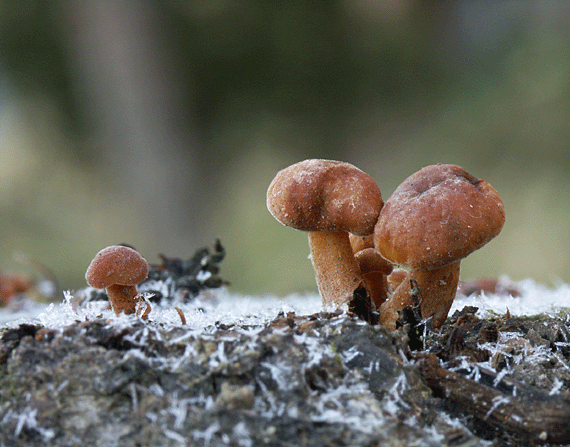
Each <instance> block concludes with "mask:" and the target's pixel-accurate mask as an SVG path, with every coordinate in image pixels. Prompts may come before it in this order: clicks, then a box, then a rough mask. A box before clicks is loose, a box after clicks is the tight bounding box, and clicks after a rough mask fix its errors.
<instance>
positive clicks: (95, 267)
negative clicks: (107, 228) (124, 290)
mask: <svg viewBox="0 0 570 447" xmlns="http://www.w3.org/2000/svg"><path fill="white" fill-rule="evenodd" d="M147 276H148V263H147V262H146V260H145V259H144V258H143V257H142V256H141V255H140V254H139V253H138V252H137V251H136V250H133V249H132V248H129V247H124V246H122V245H111V246H110V247H107V248H104V249H103V250H101V251H100V252H99V253H97V254H96V255H95V257H94V258H93V260H92V261H91V264H89V267H88V268H87V272H86V273H85V280H86V281H87V284H89V285H90V286H91V287H95V288H97V289H104V288H107V287H109V286H111V285H113V284H118V285H122V286H134V285H136V284H138V283H140V282H141V281H143V280H145V279H146V277H147Z"/></svg>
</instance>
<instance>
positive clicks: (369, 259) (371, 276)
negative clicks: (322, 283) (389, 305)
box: [354, 248, 392, 310]
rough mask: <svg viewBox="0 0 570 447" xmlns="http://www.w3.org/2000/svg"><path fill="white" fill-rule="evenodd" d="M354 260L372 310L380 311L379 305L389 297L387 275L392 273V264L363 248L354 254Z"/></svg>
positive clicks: (374, 252)
mask: <svg viewBox="0 0 570 447" xmlns="http://www.w3.org/2000/svg"><path fill="white" fill-rule="evenodd" d="M354 258H355V259H356V263H357V264H358V267H359V269H360V274H361V275H362V279H363V280H364V283H365V286H366V290H368V293H369V294H370V300H371V301H372V303H373V304H374V309H375V310H377V309H380V305H381V304H382V303H383V302H384V301H386V299H387V298H388V295H389V287H388V283H387V279H386V277H387V275H389V274H390V272H391V271H392V264H390V263H389V262H388V261H386V259H384V258H383V257H382V256H381V255H380V253H378V252H377V251H376V250H375V249H374V248H364V249H362V250H360V251H358V252H357V253H355V255H354Z"/></svg>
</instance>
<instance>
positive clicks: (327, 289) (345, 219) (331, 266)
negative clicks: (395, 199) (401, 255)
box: [267, 159, 384, 306]
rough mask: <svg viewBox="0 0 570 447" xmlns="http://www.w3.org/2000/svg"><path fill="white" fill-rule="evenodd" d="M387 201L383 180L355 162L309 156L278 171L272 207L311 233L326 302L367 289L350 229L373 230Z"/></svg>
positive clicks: (342, 299) (276, 214) (289, 222)
mask: <svg viewBox="0 0 570 447" xmlns="http://www.w3.org/2000/svg"><path fill="white" fill-rule="evenodd" d="M383 204H384V202H383V201H382V196H381V194H380V189H379V188H378V185H376V183H375V182H374V180H372V178H371V177H370V176H369V175H368V174H365V173H364V172H362V171H361V170H360V169H358V168H356V167H355V166H353V165H351V164H349V163H344V162H340V161H333V160H318V159H309V160H304V161H301V162H299V163H295V164H293V165H291V166H289V167H287V168H285V169H283V170H281V171H279V172H278V173H277V175H276V176H275V178H274V179H273V181H272V182H271V184H270V185H269V188H268V190H267V208H268V209H269V212H270V213H271V214H272V215H273V217H275V218H276V219H277V220H278V221H279V222H281V223H282V224H283V225H285V226H288V227H292V228H295V229H297V230H302V231H307V232H308V233H309V246H310V250H311V260H312V263H313V268H314V270H315V277H316V280H317V285H318V288H319V292H320V294H321V298H322V300H323V304H324V305H325V306H329V305H336V306H339V305H341V304H343V303H346V302H349V301H351V300H352V299H353V298H354V297H355V296H356V293H358V294H360V293H364V294H366V295H367V293H366V289H365V287H364V283H363V280H362V275H361V274H360V269H359V267H358V264H357V262H356V260H355V258H354V254H353V251H352V248H351V245H350V241H349V237H348V232H350V233H353V234H356V235H359V236H367V235H370V234H372V233H373V231H374V225H375V224H376V221H377V220H378V214H379V213H380V209H381V208H382V205H383Z"/></svg>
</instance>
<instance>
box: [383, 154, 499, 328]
mask: <svg viewBox="0 0 570 447" xmlns="http://www.w3.org/2000/svg"><path fill="white" fill-rule="evenodd" d="M504 222H505V209H504V207H503V202H502V201H501V198H500V197H499V194H497V191H495V189H494V188H493V187H492V186H491V185H490V184H489V183H487V182H485V181H484V180H480V179H478V178H476V177H474V176H472V175H470V174H468V173H467V172H466V171H465V170H464V169H463V168H461V167H459V166H456V165H441V164H438V165H433V166H427V167H425V168H423V169H421V170H420V171H418V172H416V173H415V174H412V175H411V176H410V177H408V178H407V179H406V180H404V182H403V183H402V184H401V185H400V186H398V188H396V190H395V191H394V193H393V194H392V196H391V197H390V198H389V199H388V200H387V201H386V204H385V206H384V208H383V209H382V212H381V213H380V217H379V219H378V223H377V224H376V228H375V232H374V245H375V247H376V250H378V251H379V252H380V254H381V255H382V256H383V257H384V258H386V259H387V260H389V261H390V262H392V263H393V264H397V265H403V266H405V267H407V268H408V269H410V271H409V272H408V274H407V276H406V278H405V279H404V280H403V281H402V282H401V284H400V285H399V286H398V287H397V288H396V290H395V291H394V293H393V295H392V296H391V297H390V298H389V299H388V300H387V301H386V302H385V303H384V304H383V305H382V306H381V308H380V322H381V323H382V324H383V325H384V326H386V327H387V328H388V329H395V326H396V321H397V320H398V312H399V311H401V310H402V309H403V308H404V307H407V306H410V305H412V298H411V294H410V288H411V281H410V279H413V280H415V281H416V282H417V285H418V287H419V288H420V290H421V294H422V302H421V314H422V317H423V318H428V317H431V318H432V326H433V327H434V328H435V329H438V328H439V327H441V325H442V324H443V323H444V321H445V319H446V317H447V313H448V312H449V308H450V307H451V304H452V302H453V299H454V298H455V294H456V291H457V284H458V281H459V261H460V260H461V259H463V258H464V257H466V256H467V255H469V254H470V253H471V252H473V251H475V250H477V249H479V248H481V247H482V246H483V245H485V244H486V243H487V242H489V241H490V240H491V239H492V238H494V237H495V236H496V235H497V234H499V232H500V231H501V228H502V227H503V224H504Z"/></svg>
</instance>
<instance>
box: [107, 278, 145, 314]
mask: <svg viewBox="0 0 570 447" xmlns="http://www.w3.org/2000/svg"><path fill="white" fill-rule="evenodd" d="M106 291H107V295H109V301H110V302H111V307H112V308H113V312H115V315H119V314H120V313H121V312H124V313H125V314H126V315H131V314H134V313H135V312H136V313H137V315H139V316H140V317H141V318H143V319H145V320H146V318H147V317H148V313H149V311H148V309H147V307H148V305H147V303H146V302H145V301H144V300H143V299H142V297H141V296H140V295H139V293H138V291H137V289H136V287H135V286H122V285H120V284H113V285H111V286H109V287H107V288H106ZM137 305H138V306H137Z"/></svg>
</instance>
